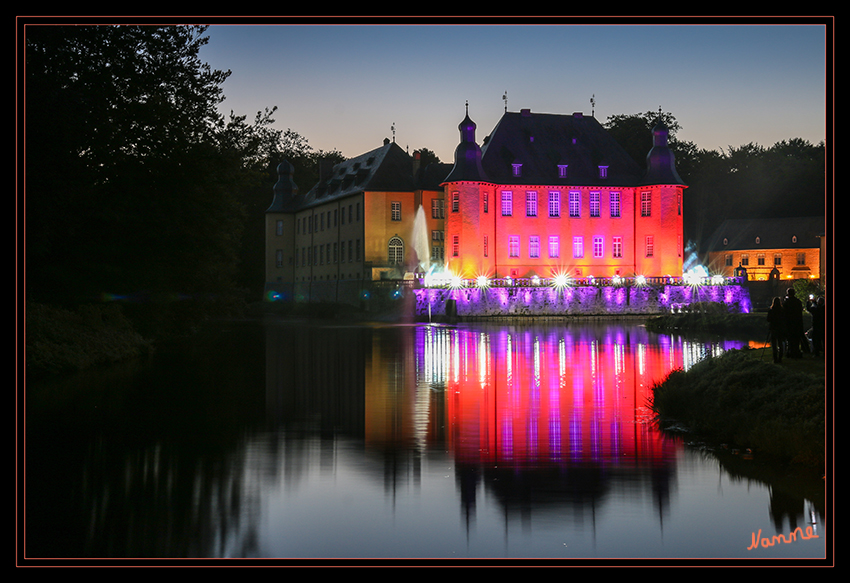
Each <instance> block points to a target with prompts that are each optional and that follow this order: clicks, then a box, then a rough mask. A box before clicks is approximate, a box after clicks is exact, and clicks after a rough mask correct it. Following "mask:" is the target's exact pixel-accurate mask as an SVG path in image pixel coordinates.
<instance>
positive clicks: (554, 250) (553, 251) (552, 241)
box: [549, 235, 561, 257]
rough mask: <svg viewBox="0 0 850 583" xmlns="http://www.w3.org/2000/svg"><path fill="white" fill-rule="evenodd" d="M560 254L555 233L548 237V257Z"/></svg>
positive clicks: (558, 242)
mask: <svg viewBox="0 0 850 583" xmlns="http://www.w3.org/2000/svg"><path fill="white" fill-rule="evenodd" d="M560 255H561V244H560V241H558V236H557V235H552V236H551V237H549V257H560Z"/></svg>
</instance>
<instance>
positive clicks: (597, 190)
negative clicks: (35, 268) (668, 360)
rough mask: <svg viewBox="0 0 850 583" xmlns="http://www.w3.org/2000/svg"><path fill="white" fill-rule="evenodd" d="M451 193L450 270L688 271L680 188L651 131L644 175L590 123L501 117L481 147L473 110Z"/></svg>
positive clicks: (525, 273)
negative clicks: (685, 262)
mask: <svg viewBox="0 0 850 583" xmlns="http://www.w3.org/2000/svg"><path fill="white" fill-rule="evenodd" d="M458 127H459V130H460V143H459V144H458V146H457V149H456V151H455V163H454V167H453V168H452V170H451V172H450V173H449V175H448V176H447V177H446V179H445V181H444V183H443V186H444V193H445V266H446V269H447V270H448V271H450V272H452V273H453V274H455V275H459V276H461V277H463V278H465V279H472V278H475V277H478V276H480V275H485V276H488V277H532V276H534V275H537V276H539V277H552V276H554V275H558V274H565V275H568V276H570V277H572V278H585V277H589V276H593V277H613V276H617V275H619V276H622V277H632V276H635V275H643V276H646V277H661V276H672V277H680V276H681V275H682V259H683V257H682V255H683V241H682V236H683V232H682V231H683V223H682V211H683V193H684V189H685V188H687V186H686V185H685V184H684V182H683V181H682V179H681V178H680V177H679V175H678V173H677V171H676V167H675V160H674V157H673V154H672V153H671V151H670V150H669V148H668V146H667V139H668V130H667V128H666V127H665V126H664V125H663V124H661V123H659V124H658V125H656V127H655V128H653V131H652V134H653V146H652V148H651V150H650V151H649V152H648V155H647V164H646V168H641V167H640V166H639V165H637V164H636V163H635V162H634V161H633V160H632V158H631V157H630V156H629V155H628V154H627V153H626V152H625V150H624V149H623V148H622V147H621V146H620V145H619V144H617V142H616V141H615V140H614V139H613V138H612V137H611V136H610V135H609V134H608V132H607V131H606V130H605V129H604V128H603V127H602V125H601V124H600V123H599V122H598V121H597V120H596V119H595V118H594V117H592V116H584V115H582V114H581V113H575V114H572V115H555V114H539V113H531V112H530V111H529V110H521V111H520V112H505V114H504V115H503V116H502V118H501V120H500V121H499V123H498V124H497V125H496V127H495V129H494V130H493V132H492V133H491V135H490V136H488V137H487V138H485V139H484V143H483V145H481V146H480V147H479V145H478V144H477V143H476V141H475V129H476V125H475V123H474V122H473V121H472V120H471V119H470V118H469V115H468V112H467V115H466V117H465V118H464V120H463V121H462V122H461V123H460V125H459V126H458Z"/></svg>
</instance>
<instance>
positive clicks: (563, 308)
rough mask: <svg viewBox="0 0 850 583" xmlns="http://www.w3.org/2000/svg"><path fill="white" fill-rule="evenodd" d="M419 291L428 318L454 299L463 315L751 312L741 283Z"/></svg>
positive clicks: (419, 302)
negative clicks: (692, 309) (701, 307)
mask: <svg viewBox="0 0 850 583" xmlns="http://www.w3.org/2000/svg"><path fill="white" fill-rule="evenodd" d="M414 293H415V294H416V315H417V316H422V317H427V316H429V315H431V316H443V315H446V314H447V313H448V312H447V306H449V305H450V302H451V300H454V303H455V306H456V308H455V309H456V315H457V316H458V317H461V318H463V317H469V318H484V317H505V316H563V315H576V316H601V315H631V314H634V315H641V314H658V313H666V312H671V311H678V310H682V309H687V307H688V306H690V305H691V304H693V303H696V302H717V303H723V304H725V305H726V306H728V308H729V309H730V311H735V312H750V311H751V304H750V295H749V291H748V290H747V288H746V287H744V286H740V285H703V286H690V285H644V286H578V287H573V286H570V287H563V288H556V287H551V286H537V287H486V288H477V287H463V288H457V289H446V288H422V289H417V290H415V291H414ZM429 307H430V310H429ZM449 309H451V308H449Z"/></svg>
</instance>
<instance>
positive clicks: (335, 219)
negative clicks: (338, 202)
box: [334, 209, 339, 227]
mask: <svg viewBox="0 0 850 583" xmlns="http://www.w3.org/2000/svg"><path fill="white" fill-rule="evenodd" d="M338 223H339V209H334V227H336V226H337V224H338Z"/></svg>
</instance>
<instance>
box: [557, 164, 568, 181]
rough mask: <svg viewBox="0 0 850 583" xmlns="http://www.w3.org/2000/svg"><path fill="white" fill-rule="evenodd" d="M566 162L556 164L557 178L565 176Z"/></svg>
mask: <svg viewBox="0 0 850 583" xmlns="http://www.w3.org/2000/svg"><path fill="white" fill-rule="evenodd" d="M567 168H568V166H567V164H558V178H566V177H567Z"/></svg>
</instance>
